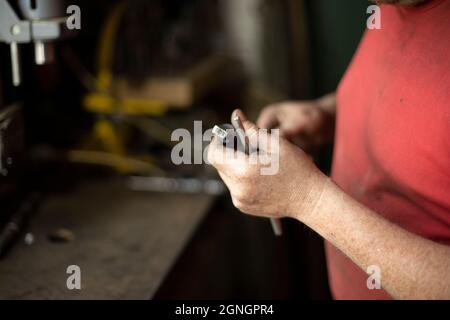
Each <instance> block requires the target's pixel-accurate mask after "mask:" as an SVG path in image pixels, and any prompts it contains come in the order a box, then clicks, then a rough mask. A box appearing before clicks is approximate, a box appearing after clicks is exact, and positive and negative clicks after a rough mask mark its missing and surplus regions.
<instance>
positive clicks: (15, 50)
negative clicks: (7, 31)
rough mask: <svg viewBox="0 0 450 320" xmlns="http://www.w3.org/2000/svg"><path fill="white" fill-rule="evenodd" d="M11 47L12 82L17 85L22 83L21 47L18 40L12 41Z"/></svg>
mask: <svg viewBox="0 0 450 320" xmlns="http://www.w3.org/2000/svg"><path fill="white" fill-rule="evenodd" d="M9 48H10V53H11V71H12V82H13V85H14V86H16V87H17V86H18V85H20V62H19V47H18V46H17V42H11V43H10V45H9Z"/></svg>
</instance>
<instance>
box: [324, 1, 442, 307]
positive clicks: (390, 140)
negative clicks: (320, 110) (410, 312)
mask: <svg viewBox="0 0 450 320" xmlns="http://www.w3.org/2000/svg"><path fill="white" fill-rule="evenodd" d="M337 106H338V109H337V127H336V144H335V151H334V159H333V168H332V178H333V180H334V181H335V182H336V183H337V184H338V185H339V186H340V187H341V188H342V189H343V190H345V191H346V192H347V193H348V194H350V195H351V196H352V197H353V198H355V199H356V200H358V201H359V202H361V203H363V204H364V205H366V206H367V207H369V208H370V209H372V210H374V211H375V212H377V213H378V214H380V215H381V216H383V217H384V218H386V219H388V220H389V221H391V222H393V223H396V224H397V225H399V226H401V227H402V228H404V229H406V230H409V231H410V232H413V233H415V234H418V235H420V236H422V237H425V238H428V239H431V240H433V241H436V242H440V243H444V244H447V245H450V1H448V0H434V1H430V2H427V3H426V4H424V5H422V6H418V7H399V6H392V5H385V6H382V7H381V30H367V31H366V33H365V35H364V37H363V39H362V41H361V43H360V46H359V48H358V50H357V52H356V54H355V56H354V58H353V61H352V63H351V65H350V67H349V69H348V70H347V72H346V74H345V76H344V78H343V80H342V82H341V84H340V85H339V89H338V97H337ZM336 214H339V212H336ZM326 253H327V260H328V273H329V278H330V286H331V291H332V293H333V296H334V297H335V298H336V299H383V298H386V299H388V298H390V296H389V295H388V294H387V293H386V292H385V291H383V290H377V289H374V290H369V289H368V288H367V285H366V281H367V275H366V274H365V273H364V272H363V271H362V270H361V269H359V268H358V267H357V266H356V265H355V264H354V263H353V262H352V261H350V260H349V259H348V258H347V257H346V256H344V255H343V254H342V253H341V252H340V251H338V250H337V249H336V248H335V247H333V246H332V245H331V244H329V243H327V244H326ZM382 272H383V270H381V284H383V278H382V276H383V274H382Z"/></svg>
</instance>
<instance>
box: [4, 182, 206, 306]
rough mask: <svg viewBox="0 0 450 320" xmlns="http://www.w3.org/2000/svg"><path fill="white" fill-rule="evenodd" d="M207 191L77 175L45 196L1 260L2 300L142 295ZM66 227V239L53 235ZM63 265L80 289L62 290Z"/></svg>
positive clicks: (193, 220) (168, 260)
mask: <svg viewBox="0 0 450 320" xmlns="http://www.w3.org/2000/svg"><path fill="white" fill-rule="evenodd" d="M213 200H214V196H211V195H200V194H168V193H152V192H136V191H130V190H127V189H126V188H125V187H124V185H123V183H121V182H119V181H115V180H114V181H109V180H106V181H105V180H95V181H88V182H83V183H81V184H79V185H78V186H76V187H75V188H74V190H71V191H70V192H63V193H61V194H54V195H51V196H50V197H49V198H48V199H46V200H45V201H44V202H43V204H42V206H41V207H40V209H39V211H38V212H37V214H36V215H34V216H33V217H32V220H31V222H30V225H29V227H28V228H27V232H30V233H31V234H32V235H33V237H34V241H33V243H32V244H29V243H28V244H26V243H25V242H24V241H23V237H22V238H21V239H20V240H19V241H18V243H16V245H15V246H14V248H12V250H11V252H10V253H9V254H8V255H7V256H6V257H4V258H3V259H2V260H0V298H1V299H149V298H151V297H152V296H153V295H154V293H155V292H156V290H157V289H158V287H159V286H160V284H161V283H162V282H163V280H164V278H165V276H166V275H167V273H168V271H169V270H170V268H171V267H172V265H173V264H174V262H175V261H176V259H177V257H178V256H179V254H180V253H181V251H182V249H183V248H184V246H185V245H186V244H187V242H188V241H189V239H190V238H191V236H192V234H193V233H194V231H195V230H196V227H197V226H198V225H199V223H200V221H201V220H202V218H203V217H204V215H205V214H206V212H207V210H208V209H209V207H210V205H211V204H212V202H213ZM58 228H67V229H68V230H70V231H72V232H73V234H74V239H73V240H72V241H69V242H52V241H50V240H49V237H48V236H49V234H50V233H51V232H52V230H55V229H58ZM69 265H78V266H79V267H80V269H81V289H80V290H77V289H74V290H69V289H68V288H67V286H66V281H67V278H68V277H69V276H70V274H67V273H66V269H67V267H68V266H69Z"/></svg>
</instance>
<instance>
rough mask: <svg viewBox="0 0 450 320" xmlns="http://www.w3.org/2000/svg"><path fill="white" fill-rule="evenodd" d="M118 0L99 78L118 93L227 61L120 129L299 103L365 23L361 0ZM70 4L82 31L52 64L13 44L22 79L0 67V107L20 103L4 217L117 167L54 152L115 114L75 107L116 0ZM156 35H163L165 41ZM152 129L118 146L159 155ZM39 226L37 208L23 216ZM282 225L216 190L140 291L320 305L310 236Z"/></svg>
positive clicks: (327, 155) (326, 84) (331, 73)
mask: <svg viewBox="0 0 450 320" xmlns="http://www.w3.org/2000/svg"><path fill="white" fill-rule="evenodd" d="M127 2H128V3H130V4H131V5H130V9H129V10H128V11H127V12H125V14H124V16H123V18H122V21H121V22H120V24H119V28H118V31H117V38H116V42H115V43H114V44H113V45H112V46H110V50H113V51H114V55H113V57H112V73H113V75H114V76H117V78H119V77H120V78H121V79H127V81H128V87H126V88H128V89H126V90H128V91H132V89H129V87H130V86H131V87H133V86H135V87H138V88H139V87H140V86H142V85H143V83H144V85H145V81H146V79H147V77H149V75H164V76H171V75H174V74H175V75H177V74H178V72H179V71H180V70H182V71H185V70H187V69H188V68H189V67H190V66H192V65H193V64H196V63H200V62H202V61H206V59H207V57H210V56H211V54H213V53H220V54H221V55H226V56H227V62H225V64H226V66H228V67H227V68H225V70H226V71H225V70H224V69H221V70H222V71H221V72H220V74H221V76H222V77H221V79H220V81H219V80H218V81H214V83H215V85H214V86H213V87H212V88H208V90H206V89H204V90H203V89H202V91H201V92H202V95H201V97H200V96H199V98H198V99H197V97H195V99H194V100H193V102H192V103H180V105H181V106H178V107H176V108H170V110H169V111H167V112H166V113H161V114H160V115H159V114H158V115H156V114H155V115H149V114H144V115H142V116H141V117H139V116H135V117H134V118H133V121H134V122H133V125H134V124H136V126H137V127H139V128H140V127H142V126H143V127H145V123H144V124H143V122H142V119H144V122H145V119H148V122H147V124H148V126H152V124H154V123H155V122H156V121H157V122H158V123H163V124H173V123H180V121H181V120H183V119H184V120H186V119H197V120H202V119H205V123H208V124H214V123H216V122H217V121H219V122H226V121H227V119H228V117H229V114H230V112H231V111H232V110H233V109H234V108H235V107H237V106H240V107H241V108H243V109H244V110H245V111H246V112H247V113H248V114H249V115H250V117H251V118H252V119H254V120H256V116H257V115H258V112H259V111H260V110H261V108H262V107H264V106H265V105H267V104H269V103H273V102H276V101H281V100H288V99H312V98H316V97H319V96H321V95H323V94H326V93H329V92H331V91H333V90H335V88H336V86H337V84H338V82H339V79H340V78H341V76H342V74H343V72H344V71H345V69H346V66H347V65H348V63H349V61H350V59H351V57H352V54H353V52H354V50H355V48H356V46H357V44H358V42H359V39H360V37H361V34H362V32H363V30H364V27H365V20H366V18H367V16H366V13H365V10H366V7H367V5H368V3H367V1H366V0H347V1H345V5H342V1H341V0H229V1H214V0H207V1H202V0H189V1H173V0H171V1H156V0H155V1H148V0H147V1H142V0H133V1H127ZM74 3H78V4H79V5H80V7H81V10H82V30H80V31H79V32H78V33H77V34H76V35H75V36H73V37H70V38H68V39H64V40H62V41H59V42H58V43H57V44H56V52H57V59H55V62H54V63H53V64H52V65H49V66H48V67H45V68H43V69H42V68H41V69H37V68H36V66H34V65H33V63H32V61H33V58H32V48H27V47H24V49H23V50H22V58H23V61H24V62H23V63H24V66H23V72H24V83H23V86H22V87H20V88H13V87H12V86H11V85H10V84H9V77H10V74H9V71H8V70H7V69H8V68H7V67H6V66H5V64H3V63H2V64H3V66H2V68H1V69H0V75H1V81H2V90H1V91H0V92H1V93H2V96H3V103H4V104H7V102H8V101H14V100H15V99H17V97H22V98H21V99H23V105H24V108H23V114H24V119H25V122H24V128H25V130H24V132H25V139H24V143H25V153H24V158H25V159H26V160H24V164H23V167H22V169H21V171H20V172H19V173H17V175H16V176H15V181H13V182H12V181H9V180H8V181H7V182H5V181H6V180H3V182H2V181H1V180H0V183H4V184H6V183H8V185H9V186H11V185H14V187H12V188H11V187H8V195H6V193H5V194H4V195H3V196H2V206H3V208H2V209H4V210H3V211H4V212H6V211H7V210H6V209H5V208H7V209H8V210H10V211H14V208H16V207H17V206H18V204H17V203H20V202H21V201H24V200H23V199H25V198H26V197H28V196H29V194H30V193H32V194H33V195H35V194H40V195H42V197H43V198H46V197H47V196H48V195H52V194H59V193H64V192H71V190H72V189H73V186H74V185H76V184H78V183H80V181H81V180H86V179H87V180H89V179H96V180H100V181H102V179H104V180H105V181H110V179H111V177H113V178H114V177H116V176H121V175H122V176H123V175H127V174H128V173H127V172H125V173H124V172H123V171H121V170H120V168H119V169H118V168H113V169H112V168H106V167H107V166H101V165H89V164H88V163H77V164H76V165H74V164H73V163H68V162H67V161H64V159H63V158H64V157H63V156H62V152H61V150H69V149H72V148H74V146H79V145H81V144H83V145H89V146H92V144H89V143H88V142H86V141H88V140H89V139H88V138H87V137H88V136H89V132H91V130H92V128H93V126H95V125H96V124H98V123H99V121H100V120H104V119H107V121H110V123H113V124H117V123H119V122H120V121H122V119H121V118H120V116H117V115H114V114H112V115H111V114H110V115H108V116H105V115H99V114H95V112H92V110H89V109H88V108H86V107H82V105H83V104H85V105H86V102H85V99H86V96H87V94H88V93H89V92H91V91H95V89H93V87H95V86H96V85H95V84H94V83H95V80H93V79H92V75H95V74H96V72H97V70H98V65H99V59H98V58H97V56H98V50H99V47H100V44H99V43H100V42H101V40H100V34H101V30H102V26H104V24H103V23H104V21H105V19H107V17H108V16H110V14H111V10H112V9H113V8H114V7H115V6H116V5H117V3H120V1H109V0H108V1H107V0H97V1H74ZM167 34H169V35H170V36H169V38H168V39H169V40H167V39H166V38H164V35H167ZM171 41H172V42H174V43H175V44H173V43H172V42H171ZM0 54H1V56H0V58H1V59H2V60H1V61H8V59H9V57H8V49H7V48H6V47H3V46H2V47H1V50H0ZM205 65H206V64H205ZM97 86H98V85H97ZM97 89H98V88H97ZM117 90H119V89H117ZM123 90H125V89H123ZM126 90H125V91H126ZM203 92H204V94H203ZM0 102H1V101H0ZM0 106H1V104H0ZM202 117H204V118H202ZM180 119H181V120H180ZM188 123H189V122H188ZM190 126H192V122H190ZM130 127H131V126H130ZM203 129H206V128H203ZM152 130H153V131H152ZM154 130H155V126H154V127H153V128H150V131H151V133H152V137H153V138H152V139H150V138H148V137H143V136H142V134H140V133H139V132H138V131H137V130H135V129H133V128H132V129H130V128H128V126H127V128H126V131H127V135H126V136H127V141H128V142H129V143H128V144H127V148H128V149H127V151H128V152H131V151H132V152H133V153H134V154H139V155H142V154H146V155H147V154H150V155H151V156H152V159H154V158H156V160H160V159H164V158H165V159H167V157H168V156H169V155H170V152H169V151H168V150H170V149H168V148H167V143H166V144H164V143H163V142H161V141H160V140H161V135H158V134H157V133H155V131H154ZM155 137H156V138H155ZM166 138H167V140H168V139H169V136H166ZM89 141H90V140H89ZM111 148H112V149H113V150H114V146H113V147H111ZM331 153H332V146H326V147H324V148H323V149H322V150H319V151H318V152H317V153H316V154H315V159H316V161H317V163H318V165H319V166H320V167H321V169H322V170H323V171H325V172H328V171H329V168H330V160H331ZM76 155H77V156H78V157H81V155H80V154H76ZM83 155H84V154H83ZM77 159H79V158H77ZM78 162H83V161H78ZM85 162H89V161H85ZM160 166H161V167H162V169H164V171H165V172H170V173H171V177H191V176H193V175H202V174H204V171H205V170H206V169H204V168H198V166H196V167H195V168H193V169H192V168H173V167H171V166H170V165H169V164H165V163H163V164H160ZM122 169H123V168H122ZM125 171H126V170H125ZM206 171H207V170H206ZM208 172H209V171H208ZM12 189H13V191H11V190H12ZM1 190H3V189H1V188H0V192H1ZM5 190H6V189H5ZM12 194H13V196H11V195H12ZM175 199H176V198H175ZM175 201H176V200H175ZM179 205H180V206H183V205H184V203H182V202H181V201H180V203H179ZM2 219H3V220H6V219H7V218H6V215H4V216H3V217H2ZM38 220H39V215H36V217H35V218H33V220H32V222H31V223H35V222H36V221H38ZM124 223H125V224H126V221H124ZM284 227H285V234H284V235H283V237H280V238H275V237H274V235H273V234H272V230H271V228H270V224H269V222H268V221H267V220H266V219H259V218H254V217H248V216H244V215H242V214H240V213H239V212H238V211H237V210H236V209H234V208H233V206H232V204H231V200H230V198H229V195H228V193H227V192H225V193H224V194H223V195H220V196H218V197H215V200H214V202H213V204H212V206H211V207H210V208H209V209H208V213H207V214H206V215H205V217H204V218H203V219H202V221H201V222H200V224H199V225H198V227H197V229H196V231H195V232H194V233H193V234H192V235H191V236H190V238H189V241H187V242H186V243H185V244H184V246H183V250H182V251H181V254H180V255H179V257H178V259H176V261H175V263H174V264H173V265H172V267H171V268H170V269H169V270H167V272H166V276H165V278H164V280H163V281H162V283H161V284H160V286H159V289H158V290H157V291H156V294H155V295H154V296H153V298H156V299H196V298H205V299H221V298H257V299H262V298H264V299H272V298H274V299H284V298H308V299H329V298H330V293H329V289H328V284H327V274H326V266H325V261H324V252H323V243H322V240H321V239H320V238H319V237H318V236H317V235H316V234H315V233H314V232H313V231H311V230H309V229H308V228H307V227H305V226H303V225H300V224H299V223H297V222H295V221H285V222H284ZM165 232H168V233H169V232H171V230H169V229H168V230H166V231H165ZM142 241H145V239H142ZM11 250H14V248H12V249H11ZM5 259H8V256H7V257H5ZM1 263H2V261H0V264H1ZM130 263H131V262H130ZM133 263H134V262H133Z"/></svg>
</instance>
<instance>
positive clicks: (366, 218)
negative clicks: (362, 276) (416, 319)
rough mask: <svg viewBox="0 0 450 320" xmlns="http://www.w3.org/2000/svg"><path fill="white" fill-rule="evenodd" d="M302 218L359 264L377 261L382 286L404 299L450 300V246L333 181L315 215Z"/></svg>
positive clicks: (300, 218)
mask: <svg viewBox="0 0 450 320" xmlns="http://www.w3.org/2000/svg"><path fill="white" fill-rule="evenodd" d="M298 219H299V220H300V221H302V222H304V223H305V224H307V225H308V226H309V227H311V228H312V229H313V230H315V231H316V232H318V233H319V234H320V235H321V236H322V237H324V238H325V239H326V240H328V241H329V242H331V243H332V244H333V245H334V246H336V247H337V248H338V249H340V250H341V251H342V252H343V253H344V254H346V255H347V256H348V257H349V258H350V259H352V260H353V262H354V263H356V264H357V265H358V266H359V267H361V268H362V269H363V270H366V269H367V267H368V266H370V265H377V266H378V267H380V270H381V284H382V286H383V288H384V289H385V290H386V291H388V292H389V293H390V294H391V295H392V296H393V297H394V298H398V299H450V272H449V271H450V248H449V247H447V246H444V245H440V244H438V243H435V242H432V241H430V240H427V239H425V238H422V237H420V236H417V235H414V234H412V233H409V232H407V231H406V230H404V229H402V228H400V227H398V226H396V225H395V224H393V223H390V222H389V221H387V220H386V219H384V218H382V217H381V216H380V215H378V214H376V213H374V212H373V211H371V210H370V209H368V208H366V207H364V206H363V205H362V204H360V203H359V202H357V201H356V200H354V199H353V198H351V197H350V196H348V195H347V194H346V193H345V192H343V191H342V190H341V189H340V188H339V187H338V186H336V185H335V184H334V183H333V182H332V181H331V180H328V181H327V183H325V184H324V188H323V191H322V194H321V196H320V200H319V201H318V202H317V205H316V207H315V209H314V210H313V211H312V212H311V213H310V214H304V213H302V214H301V215H299V217H298Z"/></svg>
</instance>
